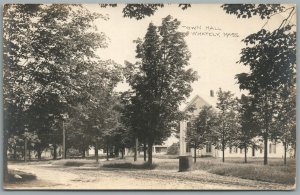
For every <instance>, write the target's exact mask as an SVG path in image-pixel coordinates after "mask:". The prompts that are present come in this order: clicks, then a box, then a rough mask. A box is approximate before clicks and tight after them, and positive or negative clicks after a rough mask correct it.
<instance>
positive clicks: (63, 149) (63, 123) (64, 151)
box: [62, 119, 67, 159]
mask: <svg viewBox="0 0 300 195" xmlns="http://www.w3.org/2000/svg"><path fill="white" fill-rule="evenodd" d="M62 128H63V148H62V158H63V159H66V156H67V155H66V129H65V122H64V119H63V122H62Z"/></svg>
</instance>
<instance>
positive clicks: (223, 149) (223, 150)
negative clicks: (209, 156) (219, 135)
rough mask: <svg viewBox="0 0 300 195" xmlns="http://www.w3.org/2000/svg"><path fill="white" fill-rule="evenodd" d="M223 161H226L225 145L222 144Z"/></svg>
mask: <svg viewBox="0 0 300 195" xmlns="http://www.w3.org/2000/svg"><path fill="white" fill-rule="evenodd" d="M222 162H225V146H224V145H222Z"/></svg>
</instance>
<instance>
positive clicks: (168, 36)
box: [128, 16, 196, 164]
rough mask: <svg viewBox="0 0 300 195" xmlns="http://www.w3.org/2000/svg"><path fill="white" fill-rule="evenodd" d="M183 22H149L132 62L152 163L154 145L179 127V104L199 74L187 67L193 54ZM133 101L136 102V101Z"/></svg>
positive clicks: (169, 19) (133, 84)
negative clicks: (177, 120) (156, 23)
mask: <svg viewBox="0 0 300 195" xmlns="http://www.w3.org/2000/svg"><path fill="white" fill-rule="evenodd" d="M179 25H180V22H179V21H178V20H177V19H173V18H172V17H171V16H167V17H166V18H164V19H163V20H162V25H161V26H159V27H157V26H155V25H154V24H153V23H150V24H149V27H148V29H147V33H146V35H145V37H144V39H143V40H141V39H139V40H138V41H137V49H136V52H137V55H136V57H137V58H138V59H139V61H138V62H137V63H136V64H128V65H129V67H128V69H130V70H131V71H130V72H132V74H131V76H129V77H128V81H129V84H130V85H131V87H132V89H133V92H134V96H133V100H134V101H135V102H137V103H138V104H140V106H139V109H140V111H139V112H138V113H137V114H139V115H142V117H143V118H144V119H145V120H146V123H145V124H146V126H145V128H143V129H139V131H143V135H144V137H146V138H147V143H148V162H149V163H150V164H151V163H152V146H153V144H154V143H161V142H162V141H163V140H164V139H165V138H167V137H168V136H170V134H171V129H172V128H174V127H175V126H176V122H175V121H176V119H178V116H179V112H178V110H179V109H178V107H179V104H180V103H181V102H182V101H184V100H185V98H186V97H188V96H189V94H190V92H191V90H192V88H191V86H190V84H191V82H193V81H194V80H195V79H196V73H195V72H194V71H192V70H191V69H187V68H186V67H187V66H188V64H189V63H188V60H189V58H190V53H189V51H188V48H187V45H186V43H185V40H184V37H185V33H182V32H179V31H178V28H179ZM134 101H133V103H134V104H135V102H134Z"/></svg>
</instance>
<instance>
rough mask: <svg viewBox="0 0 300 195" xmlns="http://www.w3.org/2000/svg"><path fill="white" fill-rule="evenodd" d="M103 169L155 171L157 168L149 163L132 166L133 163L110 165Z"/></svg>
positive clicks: (105, 165)
mask: <svg viewBox="0 0 300 195" xmlns="http://www.w3.org/2000/svg"><path fill="white" fill-rule="evenodd" d="M102 167H105V168H121V169H150V170H152V169H155V168H156V167H157V165H156V164H149V163H143V164H132V163H110V164H104V165H102Z"/></svg>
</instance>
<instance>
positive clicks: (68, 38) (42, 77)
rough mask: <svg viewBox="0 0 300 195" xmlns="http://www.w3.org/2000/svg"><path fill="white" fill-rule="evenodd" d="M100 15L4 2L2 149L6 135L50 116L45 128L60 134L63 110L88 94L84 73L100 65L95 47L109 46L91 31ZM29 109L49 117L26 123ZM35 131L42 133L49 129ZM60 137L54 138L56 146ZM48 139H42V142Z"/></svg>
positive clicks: (33, 126) (78, 7)
mask: <svg viewBox="0 0 300 195" xmlns="http://www.w3.org/2000/svg"><path fill="white" fill-rule="evenodd" d="M97 18H104V17H103V16H102V15H99V14H94V13H90V12H89V11H88V10H86V9H85V8H84V7H83V6H81V5H64V4H61V5H40V4H28V5H21V4H18V5H17V4H11V5H9V4H7V5H5V8H4V55H3V59H4V116H5V120H4V121H5V129H4V137H5V139H4V146H5V147H4V151H7V148H6V146H7V140H8V137H10V135H12V134H16V133H19V132H20V134H21V133H22V132H24V129H25V127H26V126H27V125H29V124H30V127H29V126H28V130H29V131H30V132H34V131H35V129H37V128H38V127H41V126H42V124H37V123H38V122H40V123H42V122H45V121H47V124H51V126H48V127H44V128H42V129H43V130H46V129H47V130H49V131H51V133H50V134H51V135H54V134H56V133H57V132H58V130H59V129H61V128H62V120H63V119H62V115H63V114H65V113H67V112H70V109H71V108H72V107H73V106H76V104H77V103H79V102H80V100H82V99H84V98H83V96H82V94H83V93H82V89H83V88H81V87H82V86H81V85H85V84H86V82H84V81H85V78H86V77H87V76H86V72H87V70H88V68H90V67H95V66H97V65H99V63H97V59H98V56H96V55H95V53H94V51H95V50H96V49H98V48H101V47H102V48H103V47H106V41H105V40H106V36H105V35H104V34H103V33H97V32H91V31H90V29H92V28H93V25H92V22H93V21H94V20H95V19H97ZM79 84H81V85H79ZM79 94H80V95H79ZM79 98H81V99H79ZM85 99H86V98H85ZM41 102H42V103H43V104H40V103H41ZM55 108H56V109H55ZM47 111H48V113H47ZM25 112H29V113H31V114H30V116H34V115H35V114H36V116H37V117H42V118H44V119H45V120H41V121H39V120H38V118H35V117H29V118H28V119H30V120H31V121H29V122H27V121H26V120H24V117H23V116H24V113H25ZM32 112H35V114H34V113H32ZM39 113H43V115H41V114H39ZM49 116H50V117H49ZM34 120H36V121H35V122H33V121H34ZM12 124H16V125H12ZM52 130H53V131H52ZM36 132H37V133H38V136H39V137H42V135H43V134H45V133H48V132H47V131H36ZM59 137H60V136H57V135H56V136H54V137H53V138H55V139H53V140H52V141H53V144H54V146H55V145H56V144H57V143H58V138H59ZM44 141H45V139H44V138H42V139H41V143H43V142H44ZM61 141H62V140H60V141H59V143H61ZM46 142H47V141H46ZM43 144H44V143H43ZM4 154H5V156H4V169H5V170H4V173H5V174H4V175H5V180H7V175H8V174H7V172H8V171H7V165H6V152H4Z"/></svg>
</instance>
